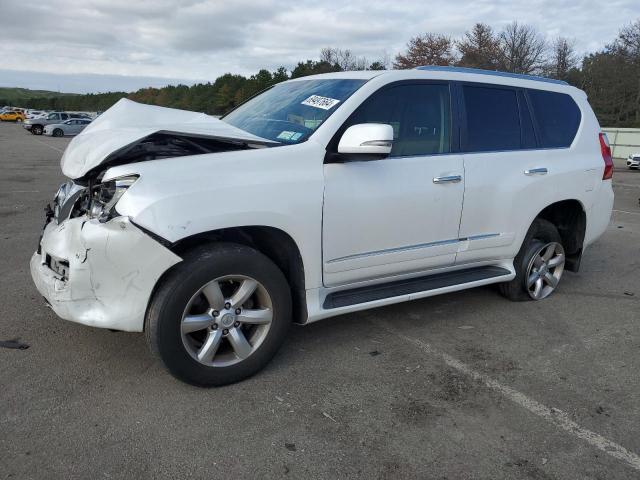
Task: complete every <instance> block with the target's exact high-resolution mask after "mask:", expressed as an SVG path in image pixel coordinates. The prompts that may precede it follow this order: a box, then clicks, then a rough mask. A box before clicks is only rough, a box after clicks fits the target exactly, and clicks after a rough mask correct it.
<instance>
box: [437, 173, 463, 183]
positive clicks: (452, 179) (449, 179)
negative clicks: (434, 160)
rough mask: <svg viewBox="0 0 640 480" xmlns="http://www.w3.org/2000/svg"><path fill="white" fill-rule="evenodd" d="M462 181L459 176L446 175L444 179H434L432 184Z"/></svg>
mask: <svg viewBox="0 0 640 480" xmlns="http://www.w3.org/2000/svg"><path fill="white" fill-rule="evenodd" d="M461 181H462V176H460V175H447V176H445V177H435V178H434V179H433V183H458V182H461Z"/></svg>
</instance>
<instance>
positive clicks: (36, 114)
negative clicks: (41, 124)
mask: <svg viewBox="0 0 640 480" xmlns="http://www.w3.org/2000/svg"><path fill="white" fill-rule="evenodd" d="M46 115H47V112H45V111H43V110H27V111H26V114H25V116H26V117H27V118H40V117H43V116H46Z"/></svg>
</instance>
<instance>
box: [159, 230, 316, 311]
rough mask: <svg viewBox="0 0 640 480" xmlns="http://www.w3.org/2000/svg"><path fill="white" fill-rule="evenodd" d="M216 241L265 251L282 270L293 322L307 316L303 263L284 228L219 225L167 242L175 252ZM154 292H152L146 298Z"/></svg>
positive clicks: (292, 240)
mask: <svg viewBox="0 0 640 480" xmlns="http://www.w3.org/2000/svg"><path fill="white" fill-rule="evenodd" d="M216 242H231V243H238V244H241V245H246V246H248V247H251V248H255V249H256V250H258V251H260V252H261V253H263V254H264V255H266V256H267V257H268V258H269V259H270V260H271V261H272V262H273V263H275V264H276V266H277V267H278V268H279V269H280V270H281V271H282V273H283V274H284V276H285V278H286V279H287V282H288V283H289V288H290V289H291V299H292V304H293V318H294V321H295V322H296V323H304V322H305V321H306V319H307V305H306V294H305V272H304V263H303V259H302V255H301V253H300V249H299V247H298V245H297V244H296V242H295V240H294V239H293V238H292V237H291V235H289V234H288V233H286V232H285V231H283V230H281V229H279V228H275V227H269V226H263V225H250V226H241V227H231V228H220V229H217V230H210V231H207V232H201V233H197V234H194V235H191V236H188V237H185V238H182V239H180V240H178V241H177V242H175V243H173V244H171V245H167V247H168V248H169V249H170V250H171V251H172V252H173V253H175V254H176V255H178V256H182V255H184V253H185V252H187V251H189V250H191V249H193V248H195V247H199V246H202V245H207V244H210V245H215V243H216ZM170 270H171V269H169V270H168V271H167V272H165V273H164V275H163V276H162V277H161V278H160V279H159V280H158V282H157V284H156V288H157V287H158V286H159V285H160V284H161V283H162V281H163V279H164V276H165V275H167V274H168V273H169V271H170ZM154 294H155V289H154V292H152V295H151V297H150V298H152V297H153V295H154Z"/></svg>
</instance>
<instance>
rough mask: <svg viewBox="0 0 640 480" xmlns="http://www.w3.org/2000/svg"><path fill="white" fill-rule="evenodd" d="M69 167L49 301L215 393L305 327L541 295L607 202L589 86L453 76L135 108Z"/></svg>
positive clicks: (83, 140)
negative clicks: (429, 301) (493, 293)
mask: <svg viewBox="0 0 640 480" xmlns="http://www.w3.org/2000/svg"><path fill="white" fill-rule="evenodd" d="M62 170H63V172H64V174H65V175H66V176H67V177H69V178H70V179H72V180H70V181H69V182H67V183H66V184H64V185H63V186H62V187H61V188H60V190H59V191H58V194H57V195H56V198H55V201H54V208H53V209H49V213H48V215H47V223H46V225H45V228H44V231H43V234H42V238H41V240H40V242H39V245H38V250H37V252H36V253H35V254H34V256H33V259H32V261H31V273H32V276H33V280H34V282H35V284H36V286H37V288H38V290H39V291H40V292H41V293H42V295H44V297H45V298H46V300H47V301H48V303H49V304H50V306H51V307H52V308H53V310H54V311H55V312H56V313H57V314H58V315H59V316H60V317H62V318H64V319H67V320H70V321H74V322H79V323H83V324H85V325H91V326H96V327H103V328H110V329H115V330H125V331H134V332H142V331H144V332H145V333H146V336H147V339H148V342H149V345H150V347H151V350H152V351H153V352H155V353H156V354H157V355H158V356H159V357H160V358H161V359H162V361H163V362H164V364H165V365H166V366H167V368H168V369H169V370H170V371H171V372H172V373H173V374H174V375H175V376H176V377H178V378H180V379H182V380H185V381H187V382H190V383H193V384H196V385H203V386H205V385H221V384H225V383H230V382H235V381H238V380H240V379H243V378H245V377H247V376H249V375H251V374H253V373H255V372H257V371H258V370H259V369H261V368H262V367H263V366H264V365H265V364H266V363H267V362H268V361H269V359H270V358H271V357H272V356H273V355H274V354H275V352H276V351H277V349H278V347H279V346H280V345H281V344H282V341H283V339H284V337H285V333H286V332H287V329H288V327H289V325H290V324H291V323H292V322H295V323H301V324H305V323H310V322H314V321H316V320H320V319H322V318H326V317H332V316H335V315H340V314H344V313H347V312H353V311H356V310H362V309H367V308H373V307H378V306H382V305H389V304H392V303H397V302H404V301H407V300H413V299H417V298H423V297H428V296H431V295H438V294H441V293H447V292H452V291H456V290H463V289H466V288H473V287H477V286H479V285H487V284H491V283H499V284H500V290H501V292H502V293H503V294H504V295H505V296H506V297H508V298H510V299H512V300H540V299H543V298H545V297H547V296H548V295H549V294H551V293H552V292H553V291H554V289H555V288H556V287H557V285H558V282H559V281H560V279H561V277H562V274H563V271H564V270H570V271H574V272H575V271H577V270H578V267H579V265H580V259H581V257H582V255H583V253H584V251H585V248H586V247H587V246H588V245H589V244H590V243H592V242H593V241H594V240H595V239H597V238H598V237H599V236H600V235H601V234H602V233H603V232H604V231H605V228H606V227H607V224H608V222H609V217H610V214H611V209H612V205H613V190H612V186H611V176H612V173H613V163H612V161H611V153H610V150H609V147H608V143H607V140H606V137H605V136H604V135H603V134H602V133H600V127H599V125H598V121H597V120H596V117H595V115H594V114H593V112H592V110H591V108H590V107H589V104H588V103H587V97H586V95H585V94H584V92H582V91H580V90H578V89H576V88H573V87H571V86H568V85H567V84H565V83H563V82H558V81H552V80H547V79H542V78H537V77H527V76H520V75H512V74H502V73H497V72H486V71H478V70H468V69H457V68H447V67H424V68H418V69H415V70H405V71H386V72H380V71H367V72H342V73H332V74H326V75H318V76H313V77H306V78H301V79H295V80H290V81H287V82H284V83H281V84H278V85H276V86H274V87H272V88H270V89H269V90H267V91H265V92H264V93H262V94H260V95H258V96H256V97H254V98H253V99H251V100H249V101H248V102H246V103H245V104H243V105H242V106H240V107H238V108H237V109H236V110H234V111H232V112H231V113H229V114H228V115H227V116H225V117H223V118H222V119H215V118H213V117H210V116H207V115H204V114H198V113H193V112H186V111H181V110H173V109H166V108H161V107H153V106H144V105H139V104H136V103H133V102H130V101H127V100H121V101H120V102H119V103H118V104H116V105H115V106H114V107H113V108H111V109H110V110H108V111H107V112H105V113H104V114H103V115H101V116H100V117H99V118H98V119H97V120H95V121H94V122H93V123H92V124H91V125H89V126H88V127H87V128H86V129H85V130H84V131H83V132H82V133H81V134H80V135H78V136H77V137H76V138H74V140H73V141H72V142H71V143H70V144H69V146H68V147H67V150H66V151H65V153H64V156H63V158H62Z"/></svg>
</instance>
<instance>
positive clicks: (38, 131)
mask: <svg viewBox="0 0 640 480" xmlns="http://www.w3.org/2000/svg"><path fill="white" fill-rule="evenodd" d="M42 130H43V128H42V125H34V126H33V127H31V133H33V134H34V135H42Z"/></svg>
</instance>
